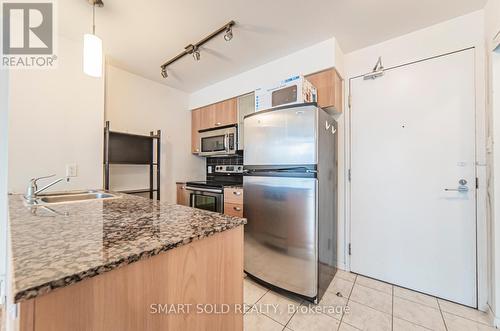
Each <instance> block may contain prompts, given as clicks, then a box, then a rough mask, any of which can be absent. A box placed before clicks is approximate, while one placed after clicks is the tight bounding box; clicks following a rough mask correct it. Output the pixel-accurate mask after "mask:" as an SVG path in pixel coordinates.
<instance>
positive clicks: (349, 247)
mask: <svg viewBox="0 0 500 331" xmlns="http://www.w3.org/2000/svg"><path fill="white" fill-rule="evenodd" d="M347 250H348V251H349V255H351V243H349V246H348V248H347Z"/></svg>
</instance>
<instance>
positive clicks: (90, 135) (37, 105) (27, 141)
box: [9, 36, 104, 193]
mask: <svg viewBox="0 0 500 331" xmlns="http://www.w3.org/2000/svg"><path fill="white" fill-rule="evenodd" d="M58 38H59V39H58V48H59V49H58V53H59V54H58V59H59V60H58V67H57V68H56V69H51V70H48V69H47V70H12V71H11V73H10V92H9V96H10V100H9V102H10V117H9V191H10V192H15V193H22V192H24V190H25V188H26V185H27V183H28V180H29V179H30V178H33V177H38V176H44V175H49V174H56V175H57V176H59V177H62V176H65V175H66V164H70V163H76V164H77V165H78V177H76V178H74V179H73V180H71V182H70V183H67V184H65V183H59V184H58V185H56V186H54V187H53V188H52V189H53V190H68V189H85V188H102V155H103V153H102V148H103V147H102V143H103V133H102V132H103V131H102V130H103V121H104V79H102V78H100V79H97V78H92V77H89V76H87V75H85V74H84V73H83V70H82V42H75V41H72V40H69V39H66V38H63V37H61V36H59V37H58Z"/></svg>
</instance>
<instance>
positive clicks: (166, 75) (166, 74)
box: [161, 67, 168, 78]
mask: <svg viewBox="0 0 500 331" xmlns="http://www.w3.org/2000/svg"><path fill="white" fill-rule="evenodd" d="M161 76H162V77H163V78H167V77H168V73H167V68H166V67H161Z"/></svg>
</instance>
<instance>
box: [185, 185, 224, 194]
mask: <svg viewBox="0 0 500 331" xmlns="http://www.w3.org/2000/svg"><path fill="white" fill-rule="evenodd" d="M186 190H190V191H199V192H211V193H222V190H217V189H210V188H200V187H192V186H186Z"/></svg>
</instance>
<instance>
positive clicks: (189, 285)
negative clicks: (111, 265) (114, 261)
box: [19, 226, 243, 331]
mask: <svg viewBox="0 0 500 331" xmlns="http://www.w3.org/2000/svg"><path fill="white" fill-rule="evenodd" d="M160 304H161V305H167V304H184V305H183V307H184V309H185V313H182V312H180V313H177V314H175V313H166V312H165V311H163V312H161V311H160V308H161V306H159V305H160ZM199 304H213V305H216V306H215V307H218V309H219V312H220V311H221V309H225V308H223V305H225V304H228V305H229V306H230V307H231V309H232V310H231V311H230V312H229V313H227V314H220V313H219V314H216V313H208V311H209V309H210V307H209V308H207V309H201V311H202V313H197V312H199V311H200V310H199V309H198V307H200V306H198V305H199ZM188 305H192V307H191V308H190V309H189V311H187V309H188V308H187V307H188ZM238 305H239V306H240V307H241V305H243V226H239V227H237V228H235V229H232V230H228V231H225V232H222V233H217V234H215V235H213V236H210V237H207V238H204V239H201V240H196V241H194V242H192V243H190V244H187V245H185V246H181V247H178V248H174V249H172V250H169V251H166V252H164V253H160V254H158V255H156V256H153V257H150V258H146V259H143V260H140V261H137V262H134V263H132V264H129V265H126V266H123V267H120V268H118V269H115V270H112V271H109V272H106V273H104V274H101V275H98V276H95V277H92V278H89V279H86V280H82V281H81V282H78V283H76V284H73V285H69V286H67V287H63V288H60V289H56V290H54V291H52V292H49V293H47V294H44V295H40V296H38V297H36V298H34V299H30V300H26V301H22V302H21V303H20V313H19V318H20V321H19V329H20V331H49V330H50V331H53V330H61V331H62V330H74V331H87V330H92V331H113V330H116V331H118V330H120V331H136V330H148V331H164V330H176V331H177V330H186V331H187V330H190V331H191V330H200V331H201V330H227V331H241V330H243V314H242V313H241V312H240V311H236V312H235V311H234V307H235V306H236V307H237V306H238ZM169 307H171V306H169ZM201 307H202V308H203V307H205V306H201ZM177 311H179V310H177ZM186 311H187V313H186Z"/></svg>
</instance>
